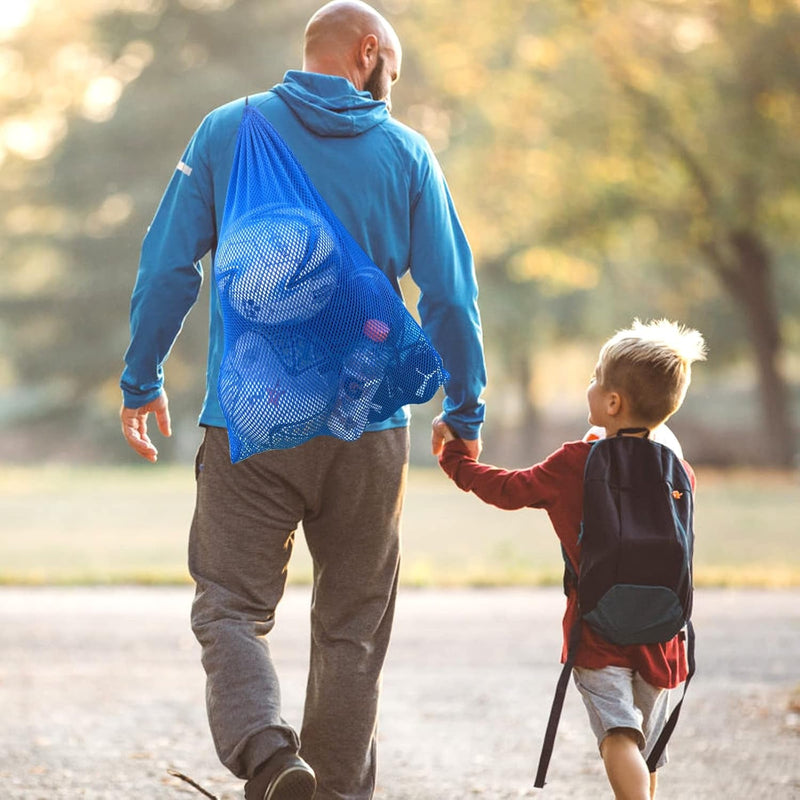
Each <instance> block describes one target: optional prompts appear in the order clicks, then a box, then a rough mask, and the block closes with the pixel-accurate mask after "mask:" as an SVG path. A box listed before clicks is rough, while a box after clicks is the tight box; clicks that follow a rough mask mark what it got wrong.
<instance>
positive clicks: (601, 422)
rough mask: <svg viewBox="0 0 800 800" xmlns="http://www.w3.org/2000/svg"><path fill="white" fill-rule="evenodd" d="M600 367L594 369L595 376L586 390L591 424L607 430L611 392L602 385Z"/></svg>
mask: <svg viewBox="0 0 800 800" xmlns="http://www.w3.org/2000/svg"><path fill="white" fill-rule="evenodd" d="M599 376H600V365H599V364H598V365H597V366H596V367H595V368H594V374H593V375H592V378H591V380H590V381H589V388H588V389H587V390H586V400H587V402H588V403H589V424H590V425H597V426H598V427H600V428H605V427H606V426H607V423H608V422H609V414H608V396H609V395H610V394H611V392H609V391H606V390H605V389H604V388H603V387H602V386H601V385H600V380H599Z"/></svg>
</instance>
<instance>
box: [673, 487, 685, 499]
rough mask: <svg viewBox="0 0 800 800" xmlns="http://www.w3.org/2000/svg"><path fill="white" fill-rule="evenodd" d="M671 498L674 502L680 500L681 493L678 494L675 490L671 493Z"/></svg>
mask: <svg viewBox="0 0 800 800" xmlns="http://www.w3.org/2000/svg"><path fill="white" fill-rule="evenodd" d="M672 496H673V497H674V498H675V499H676V500H680V499H681V497H683V492H679V491H678V490H677V489H676V490H675V491H674V492H673V493H672Z"/></svg>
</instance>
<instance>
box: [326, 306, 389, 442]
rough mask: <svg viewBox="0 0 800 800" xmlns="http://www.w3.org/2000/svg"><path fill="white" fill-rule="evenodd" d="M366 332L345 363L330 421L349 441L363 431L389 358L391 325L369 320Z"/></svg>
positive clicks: (332, 430)
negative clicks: (387, 339)
mask: <svg viewBox="0 0 800 800" xmlns="http://www.w3.org/2000/svg"><path fill="white" fill-rule="evenodd" d="M363 334H364V335H363V337H362V338H361V340H360V341H359V342H358V343H357V344H356V346H355V347H354V348H353V350H352V351H351V352H350V353H349V355H348V356H347V357H346V358H345V360H344V362H343V363H342V372H341V378H340V380H339V392H338V395H337V397H336V404H335V405H334V408H333V411H332V412H331V416H330V419H329V420H328V427H329V428H330V429H331V432H332V433H333V434H334V435H335V436H337V437H338V438H340V439H344V440H346V441H352V440H354V439H358V437H359V436H360V435H361V432H362V431H363V430H364V426H365V425H366V423H367V418H368V417H369V413H370V410H371V407H372V399H373V398H374V397H375V392H377V391H378V387H379V386H380V383H381V381H382V380H383V376H384V374H385V372H386V364H387V362H388V360H389V349H388V347H387V346H386V337H387V336H388V335H389V326H388V325H387V324H386V323H385V322H382V321H381V320H379V319H368V320H367V321H366V323H365V324H364V330H363Z"/></svg>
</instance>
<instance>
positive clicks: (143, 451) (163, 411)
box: [119, 391, 172, 463]
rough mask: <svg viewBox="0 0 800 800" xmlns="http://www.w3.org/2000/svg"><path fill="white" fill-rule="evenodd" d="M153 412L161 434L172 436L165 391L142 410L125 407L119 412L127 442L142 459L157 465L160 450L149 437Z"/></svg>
mask: <svg viewBox="0 0 800 800" xmlns="http://www.w3.org/2000/svg"><path fill="white" fill-rule="evenodd" d="M151 411H152V412H153V413H154V414H155V415H156V422H157V423H158V430H159V431H161V434H162V435H163V436H172V428H171V427H170V421H169V405H168V402H167V393H166V392H164V391H162V392H161V394H160V395H159V396H158V397H156V399H155V400H151V401H150V402H149V403H147V405H144V406H142V407H141V408H126V407H125V406H124V405H123V406H122V408H121V409H120V412H119V418H120V421H121V422H122V435H123V436H124V437H125V441H127V442H128V444H129V445H130V446H131V447H132V448H133V449H134V450H135V451H136V452H137V453H138V454H139V455H140V456H141V457H142V458H146V459H147V460H148V461H152V462H153V463H155V462H156V460H157V459H158V450H157V449H156V446H155V445H154V444H153V443H152V442H151V441H150V437H149V436H148V435H147V417H148V415H149V414H150V412H151Z"/></svg>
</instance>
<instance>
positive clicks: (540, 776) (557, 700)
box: [533, 617, 582, 789]
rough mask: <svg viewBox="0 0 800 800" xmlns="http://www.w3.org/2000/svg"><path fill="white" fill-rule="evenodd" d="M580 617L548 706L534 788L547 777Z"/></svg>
mask: <svg viewBox="0 0 800 800" xmlns="http://www.w3.org/2000/svg"><path fill="white" fill-rule="evenodd" d="M581 627H582V623H581V619H580V617H578V619H576V620H575V624H574V625H573V626H572V630H571V631H570V634H569V644H568V645H567V660H566V661H565V662H564V666H563V668H562V669H561V675H560V676H559V678H558V683H557V684H556V693H555V696H554V697H553V705H552V706H551V707H550V718H549V719H548V720H547V730H546V731H545V734H544V742H543V743H542V752H541V755H540V756H539V767H538V769H537V771H536V780H535V781H534V784H533V786H534V788H536V789H541V788H543V787H544V784H545V778H546V777H547V767H548V766H549V765H550V758H551V757H552V755H553V745H554V744H555V741H556V731H558V723H559V721H560V720H561V710H562V708H563V707H564V697H565V696H566V694H567V685H568V682H569V676H570V675H571V674H572V667H573V666H574V665H575V656H576V654H577V652H578V645H579V644H580V641H581Z"/></svg>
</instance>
